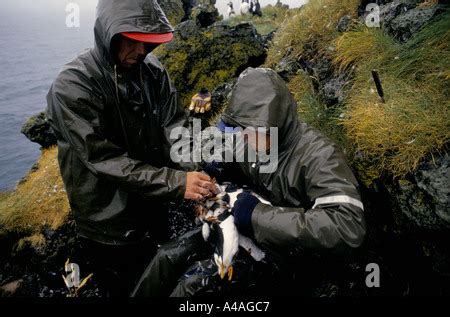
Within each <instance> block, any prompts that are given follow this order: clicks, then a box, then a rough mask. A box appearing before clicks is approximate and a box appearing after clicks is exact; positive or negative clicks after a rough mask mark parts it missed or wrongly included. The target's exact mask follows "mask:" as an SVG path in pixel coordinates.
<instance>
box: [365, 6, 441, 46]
mask: <svg viewBox="0 0 450 317" xmlns="http://www.w3.org/2000/svg"><path fill="white" fill-rule="evenodd" d="M372 2H373V1H363V3H362V5H361V6H360V14H361V15H362V18H363V19H365V17H366V16H367V14H368V13H369V12H365V6H366V5H367V4H368V3H372ZM420 2H421V1H419V0H394V1H377V2H376V3H377V4H378V5H379V6H380V7H379V9H380V11H379V12H380V22H381V25H382V26H383V28H384V29H385V30H387V31H388V33H389V34H391V35H392V36H394V37H395V38H396V39H398V40H400V41H403V42H404V41H407V40H408V39H409V38H411V36H412V35H414V34H415V33H417V32H419V31H420V30H421V29H422V27H423V26H424V25H425V24H426V23H427V22H428V21H429V20H430V19H431V18H432V17H433V16H435V15H436V14H437V13H438V9H439V5H432V6H427V7H425V6H424V7H419V6H418V4H419V3H420ZM363 7H364V9H363Z"/></svg>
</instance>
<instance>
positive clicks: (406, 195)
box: [393, 154, 450, 230]
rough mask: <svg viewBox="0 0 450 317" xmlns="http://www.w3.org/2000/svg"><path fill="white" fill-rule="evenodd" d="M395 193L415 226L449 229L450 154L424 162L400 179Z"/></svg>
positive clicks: (402, 208) (398, 203) (402, 211)
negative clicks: (409, 175) (407, 178)
mask: <svg viewBox="0 0 450 317" xmlns="http://www.w3.org/2000/svg"><path fill="white" fill-rule="evenodd" d="M397 185H398V186H397V187H396V189H395V195H394V196H393V197H394V198H395V199H396V202H397V205H398V208H399V210H400V212H401V213H402V214H403V215H404V216H405V217H406V218H407V219H408V222H410V223H411V224H412V225H413V226H414V227H416V228H418V229H427V230H442V229H450V156H449V155H448V154H446V155H444V156H442V157H439V158H437V159H436V160H435V161H434V162H432V161H427V162H424V163H423V164H421V166H420V167H419V168H418V169H417V171H416V172H415V173H414V175H412V177H411V179H409V180H401V181H399V182H398V183H397Z"/></svg>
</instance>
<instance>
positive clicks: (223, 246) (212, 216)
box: [196, 184, 270, 281]
mask: <svg viewBox="0 0 450 317" xmlns="http://www.w3.org/2000/svg"><path fill="white" fill-rule="evenodd" d="M216 186H217V189H218V192H219V194H217V195H216V196H215V197H213V198H210V199H207V200H205V201H204V202H202V203H201V204H199V205H198V206H197V210H196V213H197V219H198V220H199V221H201V222H202V223H203V226H202V235H203V239H205V241H208V242H210V243H211V244H212V245H213V246H214V262H215V263H216V265H217V270H218V273H219V276H220V278H221V279H224V277H225V274H227V276H228V280H229V281H231V279H232V277H233V262H234V259H235V258H236V256H237V254H238V251H239V246H240V247H242V248H243V249H245V250H246V251H247V252H248V253H249V254H250V255H251V256H252V257H253V258H254V259H255V260H256V261H261V260H262V259H263V258H264V256H265V254H264V252H263V251H262V250H261V249H260V248H259V247H258V246H257V245H256V244H255V243H254V242H253V240H251V239H250V238H248V237H246V236H244V235H242V234H240V233H239V232H238V230H237V228H236V225H235V224H234V216H233V214H232V212H231V209H232V208H233V206H234V203H235V202H236V200H237V195H239V194H240V193H242V192H243V189H237V190H235V191H232V192H227V185H226V184H225V185H222V186H220V185H218V184H216ZM252 194H254V195H255V196H257V197H258V199H260V201H262V202H264V203H267V204H270V203H269V202H267V201H266V200H264V199H263V198H262V197H260V196H258V195H257V194H255V193H252Z"/></svg>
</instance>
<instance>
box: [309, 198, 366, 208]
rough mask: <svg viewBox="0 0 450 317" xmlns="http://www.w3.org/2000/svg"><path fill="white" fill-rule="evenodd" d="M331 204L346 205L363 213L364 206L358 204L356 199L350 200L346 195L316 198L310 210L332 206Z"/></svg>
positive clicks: (360, 203)
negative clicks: (319, 206) (324, 205)
mask: <svg viewBox="0 0 450 317" xmlns="http://www.w3.org/2000/svg"><path fill="white" fill-rule="evenodd" d="M332 203H347V204H351V205H353V206H356V207H358V208H361V209H362V210H363V211H364V206H363V204H362V202H360V201H359V200H358V199H355V198H352V197H350V196H347V195H337V196H328V197H320V198H317V199H316V201H315V203H314V206H313V207H312V208H313V209H314V208H316V206H317V205H322V204H332Z"/></svg>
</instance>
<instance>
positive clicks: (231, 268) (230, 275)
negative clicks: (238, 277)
mask: <svg viewBox="0 0 450 317" xmlns="http://www.w3.org/2000/svg"><path fill="white" fill-rule="evenodd" d="M232 278H233V266H232V265H230V266H229V267H228V281H231V279H232Z"/></svg>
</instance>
